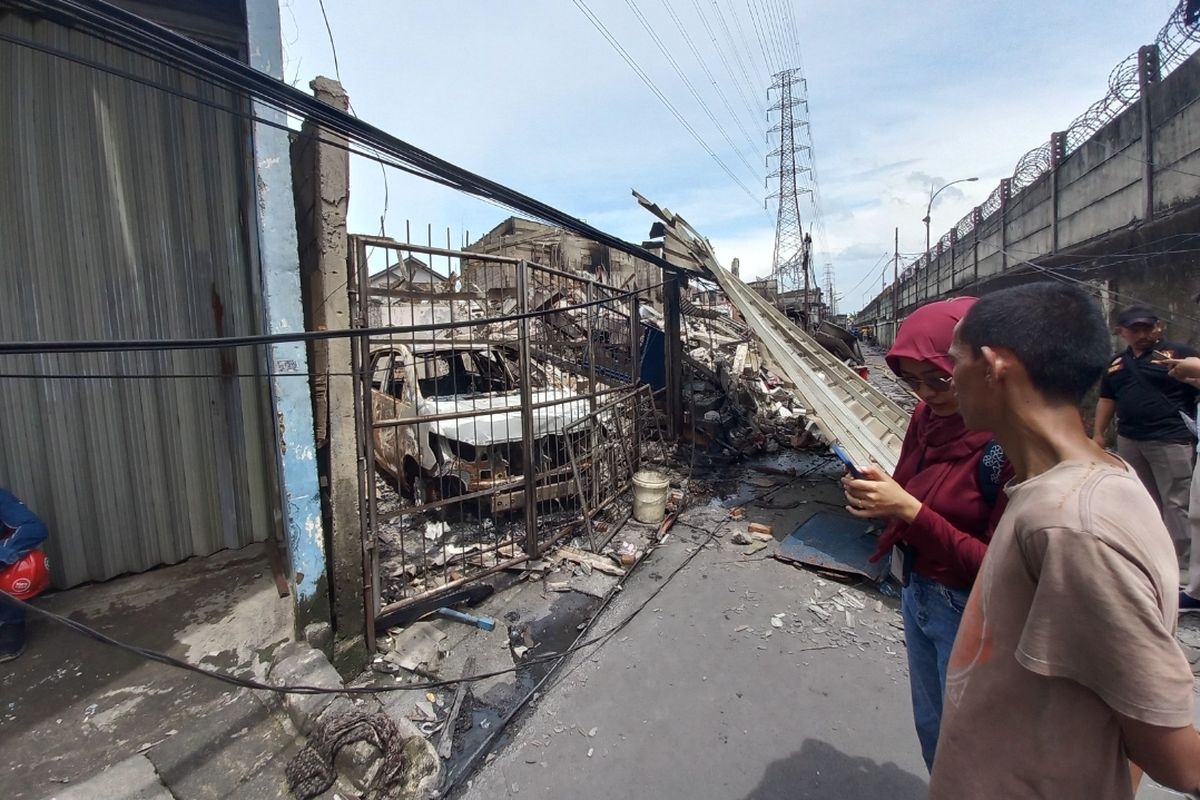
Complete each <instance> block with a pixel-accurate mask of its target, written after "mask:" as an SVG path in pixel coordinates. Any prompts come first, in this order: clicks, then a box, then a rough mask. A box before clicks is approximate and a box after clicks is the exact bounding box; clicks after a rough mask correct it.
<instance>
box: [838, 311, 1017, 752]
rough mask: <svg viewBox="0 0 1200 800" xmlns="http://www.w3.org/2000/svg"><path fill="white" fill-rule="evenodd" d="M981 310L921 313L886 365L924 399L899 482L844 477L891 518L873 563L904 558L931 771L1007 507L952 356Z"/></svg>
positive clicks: (1000, 464)
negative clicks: (957, 642) (961, 402)
mask: <svg viewBox="0 0 1200 800" xmlns="http://www.w3.org/2000/svg"><path fill="white" fill-rule="evenodd" d="M974 303H975V298H974V297H958V298H954V299H953V300H943V301H940V302H937V303H930V304H929V305H926V306H923V307H921V308H919V309H917V310H916V311H915V312H913V313H912V314H911V315H910V316H909V317H908V319H906V320H905V321H904V324H903V325H902V326H901V327H900V332H899V334H898V335H897V336H896V342H895V344H894V345H892V349H891V350H890V351H889V352H888V354H887V363H888V366H889V367H891V368H892V371H893V372H895V373H896V374H897V375H898V376H899V377H900V379H901V380H902V381H904V382H905V383H906V384H908V386H910V387H911V388H912V390H913V391H914V392H916V394H917V396H918V397H919V398H921V402H920V403H919V404H918V405H917V408H916V410H915V411H913V415H912V420H911V421H910V422H909V424H908V433H907V434H906V435H905V437H904V445H903V446H902V447H901V449H900V461H899V463H898V464H897V465H896V473H895V475H894V476H888V475H887V474H886V473H884V472H883V471H881V470H880V469H878V468H877V467H874V466H866V467H861V468H860V472H861V473H862V479H857V480H856V479H854V478H851V477H849V476H847V477H845V478H843V479H842V485H843V487H844V488H845V491H846V500H847V501H848V502H849V505H848V506H847V507H846V510H847V511H849V512H850V513H851V514H853V515H854V516H856V517H860V518H870V519H881V520H887V527H886V528H885V530H884V532H883V534H882V535H881V536H880V538H879V548H878V550H877V551H876V553H875V555H874V556H873V557H872V560H873V561H878V560H879V559H880V558H883V557H884V556H885V555H887V554H888V553H890V552H891V550H892V548H893V547H896V548H898V551H899V554H902V555H903V560H904V590H903V592H902V594H901V611H902V614H903V617H904V636H905V644H906V645H907V649H908V667H909V670H908V671H909V683H910V685H911V687H912V700H913V718H914V720H915V722H916V727H917V737H918V738H919V739H920V740H921V754H922V756H924V758H925V765H926V766H927V767H929V768H930V769H932V768H933V756H934V751H935V749H936V747H937V737H938V728H939V727H940V725H941V721H942V694H943V692H944V691H945V687H946V663H947V661H948V660H949V658H950V649H951V647H952V646H953V645H954V636H955V634H956V633H957V632H958V623H959V621H960V620H961V618H962V612H963V608H964V607H965V606H966V603H967V596H968V595H969V594H970V591H971V584H972V583H974V581H975V575H976V573H978V572H979V565H980V563H981V562H982V561H983V556H984V553H986V552H987V543H988V540H989V539H991V536H992V531H993V530H994V529H995V526H996V522H997V521H998V520H999V519H1000V514H1001V513H1002V512H1003V510H1004V500H1005V498H1004V493H1003V492H1001V491H1000V487H1001V485H1002V484H1003V482H1004V481H1006V480H1007V479H1008V477H1010V476H1009V473H1010V472H1011V468H1010V467H1009V466H1008V464H1007V462H1006V460H1005V458H1004V453H1003V452H1002V451H1001V450H1000V446H999V445H998V444H996V442H995V441H994V440H992V437H991V434H988V433H980V432H976V431H969V430H967V429H966V426H965V425H963V420H962V417H960V416H959V414H958V398H957V397H956V396H955V394H954V385H953V384H952V382H951V380H950V373H951V372H952V371H953V364H952V363H951V361H950V356H949V355H948V353H949V350H950V340H951V338H952V336H953V333H954V326H955V325H957V324H958V321H959V320H960V319H962V318H963V317H964V316H965V315H966V313H967V310H968V309H969V308H970V307H971V306H972V305H973V304H974Z"/></svg>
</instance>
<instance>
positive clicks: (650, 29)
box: [625, 0, 758, 197]
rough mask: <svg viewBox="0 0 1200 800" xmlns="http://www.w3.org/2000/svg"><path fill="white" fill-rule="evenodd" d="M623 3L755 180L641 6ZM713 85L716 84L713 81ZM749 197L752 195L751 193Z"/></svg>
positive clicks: (753, 170)
mask: <svg viewBox="0 0 1200 800" xmlns="http://www.w3.org/2000/svg"><path fill="white" fill-rule="evenodd" d="M625 5H628V6H629V8H630V11H632V12H634V16H635V17H637V22H640V23H641V24H642V28H643V29H644V30H646V32H647V34H649V36H650V40H652V41H653V42H654V44H655V46H658V48H659V52H660V53H662V56H664V58H665V59H666V60H667V64H670V65H671V68H672V70H674V72H676V74H677V76H679V79H680V80H683V84H684V86H686V88H688V91H689V92H690V94H691V96H692V98H694V100H695V101H696V102H697V103H698V104H700V108H701V110H703V112H704V115H706V116H708V120H709V121H710V122H712V124H713V125H714V126H716V131H718V133H720V134H721V137H722V138H724V139H725V143H726V144H728V145H730V148H732V149H733V152H734V154H736V155H737V157H738V158H739V160H740V161H742V163H743V164H744V166H745V168H746V169H748V170H750V174H751V175H754V178H755V180H757V179H758V172H757V169H756V168H755V167H752V166H751V164H750V162H749V161H746V157H745V155H744V154H743V152H742V148H739V146H738V145H737V144H734V143H733V139H731V138H730V133H728V131H726V130H725V126H724V125H721V121H720V120H718V119H716V115H715V114H713V109H712V108H709V107H708V103H707V102H704V98H703V97H701V96H700V92H698V91H697V90H696V86H695V85H694V84H692V83H691V78H689V77H688V73H686V72H684V71H683V67H680V66H679V62H678V61H677V60H676V58H674V56H673V55H672V54H671V50H670V48H667V46H666V42H664V41H662V37H661V36H659V35H658V32H656V31H655V30H654V26H653V25H650V23H649V20H648V19H647V18H646V14H643V13H642V10H641V8H638V7H637V2H636V1H635V0H625ZM714 85H716V84H715V83H714ZM718 89H719V88H718ZM726 108H728V103H726ZM728 110H730V115H731V116H733V109H732V108H728ZM733 119H734V121H736V120H737V118H736V116H733ZM743 133H745V128H743ZM745 137H746V139H748V140H749V142H750V143H751V146H755V143H754V139H750V134H749V133H745ZM755 155H756V156H757V155H758V154H757V152H755ZM751 197H754V196H752V194H751Z"/></svg>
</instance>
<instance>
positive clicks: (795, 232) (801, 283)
mask: <svg viewBox="0 0 1200 800" xmlns="http://www.w3.org/2000/svg"><path fill="white" fill-rule="evenodd" d="M773 78H774V81H773V82H772V84H771V88H770V89H769V90H768V95H769V94H770V92H776V93H777V95H778V98H779V99H778V100H777V101H776V103H775V105H773V106H771V108H770V109H769V110H768V112H767V113H768V116H769V115H770V114H771V113H773V112H777V113H778V114H779V122H778V123H777V124H776V125H775V126H774V127H772V128H771V129H770V130H768V131H767V136H768V137H769V136H770V135H771V134H772V133H778V134H779V147H778V148H776V149H775V150H773V151H771V152H770V153H768V154H767V159H768V166H769V165H770V159H772V158H778V159H779V168H778V169H776V170H775V171H774V172H772V173H770V174H769V175H767V178H766V188H770V186H771V180H772V179H775V180H777V181H778V184H777V188H776V189H775V191H774V192H772V193H771V194H769V195H767V199H770V198H772V197H775V198H778V201H779V209H778V213H777V215H776V218H775V257H774V260H773V262H772V265H771V277H773V278H775V280H776V281H777V285H778V287H779V291H780V292H785V291H792V290H794V289H803V290H804V296H805V306H806V308H805V312H806V313H807V304H808V291H809V285H810V284H809V274H810V272H811V270H810V266H809V261H810V258H811V250H812V237H811V236H806V235H805V233H804V226H803V224H802V223H801V220H800V195H801V194H803V193H805V192H809V193H811V192H812V189H810V188H806V187H803V186H801V185H800V181H799V180H798V176H799V175H801V174H804V173H809V174H811V172H812V170H811V168H810V167H806V166H803V162H801V163H800V164H797V160H796V154H797V153H804V152H807V151H808V150H809V149H810V147H809V146H808V145H806V144H804V143H803V142H802V141H801V142H797V136H796V131H797V129H805V128H807V126H808V97H807V91H808V90H807V88H806V87H805V82H804V78H803V76H802V75H801V72H800V70H799V69H785V70H783V71H782V72H778V73H776V74H775V75H774V76H773ZM813 283H814V284H815V283H816V281H813Z"/></svg>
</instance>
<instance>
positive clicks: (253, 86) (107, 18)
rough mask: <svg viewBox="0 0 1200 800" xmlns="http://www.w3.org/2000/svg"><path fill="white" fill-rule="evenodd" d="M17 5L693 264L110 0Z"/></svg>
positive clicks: (469, 188) (417, 164)
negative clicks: (475, 169)
mask: <svg viewBox="0 0 1200 800" xmlns="http://www.w3.org/2000/svg"><path fill="white" fill-rule="evenodd" d="M17 5H18V6H20V7H24V8H29V9H31V10H33V11H35V12H37V13H40V14H41V15H42V16H47V17H49V18H51V19H57V20H62V21H64V22H66V23H67V24H70V25H72V26H73V27H75V28H76V29H78V30H80V31H82V32H84V33H88V34H91V35H93V36H96V37H98V38H100V39H103V40H106V41H109V42H110V43H112V44H114V45H116V46H119V47H122V48H125V49H128V50H131V51H132V52H135V53H139V54H141V55H143V56H145V57H146V58H149V59H151V60H153V61H156V62H158V63H161V64H165V65H167V66H170V67H174V68H177V69H179V70H181V71H183V72H186V73H187V74H189V75H193V76H195V77H196V78H197V79H199V80H202V81H205V82H207V83H211V84H213V85H216V86H220V87H222V88H225V89H228V90H231V91H234V92H236V93H239V94H245V95H248V96H250V97H252V98H253V99H254V100H255V101H256V102H258V103H260V104H262V105H264V106H267V107H270V108H274V109H276V110H277V111H279V112H281V113H292V114H295V115H297V116H300V117H304V118H307V119H311V120H313V121H314V122H316V123H317V124H320V125H322V126H324V127H326V128H328V129H329V130H331V131H333V132H335V133H338V134H341V135H344V136H347V137H349V138H352V139H354V140H355V141H357V142H359V143H361V144H364V145H366V146H369V147H374V148H377V149H378V150H380V151H381V152H384V153H387V154H388V155H390V156H392V157H394V158H396V159H399V160H400V161H402V162H404V163H406V164H408V165H410V166H411V167H413V168H414V169H418V170H422V171H426V172H428V173H430V174H431V175H435V176H438V177H440V178H442V179H443V180H445V181H448V182H450V183H451V184H452V185H453V186H454V188H456V189H458V190H460V191H463V192H465V193H468V194H472V195H474V196H477V197H481V198H484V199H491V200H495V201H497V202H500V203H502V204H504V205H507V206H508V207H510V208H513V209H514V210H518V211H521V212H523V213H526V214H528V215H530V216H532V217H534V218H535V219H538V220H541V221H543V222H546V223H548V224H551V225H556V226H558V227H561V228H564V229H567V230H570V231H573V232H575V233H578V234H580V235H581V236H583V237H585V238H588V239H592V240H593V241H596V242H597V243H600V244H604V245H607V246H609V247H612V248H614V249H616V250H619V251H621V252H624V253H628V254H629V255H632V256H634V257H636V258H641V259H642V260H644V261H647V262H649V263H652V264H654V265H656V266H658V267H660V268H662V269H665V270H667V271H670V272H672V273H676V274H678V273H689V272H690V270H687V269H686V268H683V267H679V266H678V265H674V264H671V263H670V262H668V261H667V260H666V259H664V258H662V257H660V256H658V255H656V254H654V253H651V252H649V251H647V250H645V249H644V248H642V247H640V246H638V245H634V244H631V243H629V242H626V241H624V240H623V239H620V238H618V237H615V236H612V235H611V234H608V233H606V232H604V231H601V230H599V229H597V228H595V227H593V226H591V225H588V224H587V223H585V222H583V221H582V220H580V219H578V218H575V217H572V216H570V215H568V214H565V213H564V212H562V211H559V210H558V209H556V208H554V207H552V206H550V205H547V204H545V203H542V202H541V201H538V200H536V199H534V198H532V197H530V196H528V195H525V194H522V193H520V192H517V191H515V190H513V189H510V188H508V187H506V186H504V185H502V184H499V183H496V182H495V181H491V180H489V179H487V178H484V177H483V176H481V175H478V174H475V173H473V172H470V171H469V170H466V169H463V168H461V167H458V166H456V165H454V164H452V163H450V162H448V161H445V160H444V159H441V158H438V157H437V156H434V155H432V154H431V153H428V152H426V151H424V150H421V149H420V148H417V147H414V146H413V145H410V144H408V143H407V142H404V141H402V140H400V139H398V138H397V137H395V136H392V135H391V134H388V133H387V132H385V131H383V130H381V129H379V128H377V127H375V126H372V125H370V124H368V123H366V122H363V121H362V120H358V119H356V118H355V117H354V116H353V115H351V114H349V113H347V112H344V111H342V110H340V109H337V108H334V107H332V106H330V105H327V104H325V103H322V102H320V101H318V100H316V99H315V98H313V97H310V96H309V95H307V94H305V93H304V92H301V91H300V90H298V89H296V88H295V87H292V86H289V85H288V84H287V83H285V82H283V81H281V80H278V79H276V78H273V77H271V76H269V75H266V74H264V73H262V72H259V71H258V70H256V69H254V68H253V67H250V66H249V65H247V64H244V63H242V62H240V61H237V60H235V59H233V58H230V57H229V56H226V55H224V54H223V53H219V52H217V51H215V50H212V49H211V48H208V47H206V46H204V45H202V44H200V43H198V42H196V41H194V40H191V39H189V38H187V37H185V36H182V35H180V34H177V33H175V32H173V31H171V30H168V29H167V28H164V27H162V26H159V25H156V24H155V23H153V22H150V21H148V20H146V19H143V18H141V17H139V16H137V15H136V14H133V13H130V12H128V11H125V10H124V9H121V8H119V7H117V6H113V5H111V4H109V3H106V2H103V0H19V2H18V3H17Z"/></svg>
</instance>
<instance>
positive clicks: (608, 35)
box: [571, 0, 758, 204]
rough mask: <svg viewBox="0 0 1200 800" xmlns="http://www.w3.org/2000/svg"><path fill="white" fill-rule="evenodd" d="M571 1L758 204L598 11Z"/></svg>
mask: <svg viewBox="0 0 1200 800" xmlns="http://www.w3.org/2000/svg"><path fill="white" fill-rule="evenodd" d="M571 2H573V3H574V4H575V7H576V8H578V9H579V10H580V12H582V13H583V15H584V16H585V17H587V20H588V22H590V23H591V24H592V27H594V28H595V29H596V30H597V31H599V32H600V35H601V36H603V37H604V39H605V41H607V42H608V44H609V46H610V47H612V49H613V50H615V51H616V53H617V55H619V56H620V57H621V58H622V59H623V60H624V61H625V63H626V64H627V65H629V68H630V69H632V70H633V71H634V74H636V75H637V76H638V78H639V79H640V80H641V81H642V83H644V84H646V87H647V88H648V89H650V91H651V92H652V93H653V94H654V96H655V97H657V98H658V100H659V102H661V103H662V104H663V106H665V107H666V109H667V110H668V111H670V112H671V114H672V116H674V117H675V119H676V120H678V122H679V124H680V125H682V126H683V129H684V130H686V131H687V132H688V134H689V135H690V136H691V137H692V138H693V139H695V140H696V143H697V144H699V145H700V146H701V147H702V148H704V150H705V152H707V153H708V154H709V156H711V157H712V159H713V161H715V162H717V165H718V166H719V167H720V168H721V169H722V170H724V172H725V174H726V175H728V176H729V177H730V179H731V180H733V182H734V183H736V184H737V185H738V186H740V187H741V189H742V191H743V192H745V193H746V194H748V195H749V196H750V199H751V200H754V202H755V204H757V203H758V197H757V196H756V195H755V194H754V192H752V191H750V189H749V188H747V186H746V184H744V183H742V180H741V179H740V178H738V177H737V175H734V174H733V170H731V169H730V168H729V166H728V165H727V164H726V163H725V162H724V161H722V160H721V157H720V156H718V155H717V154H716V153H715V152H714V151H713V149H712V148H711V147H709V146H708V143H707V142H705V141H704V139H703V137H701V136H700V134H699V133H698V132H697V131H696V129H695V128H693V127H692V125H691V124H690V123H689V122H688V121H687V120H686V119H684V118H683V115H682V114H680V113H679V109H677V108H675V106H674V104H673V103H672V102H671V101H670V100H669V99H667V96H666V95H665V94H663V92H662V90H661V89H659V88H658V86H657V85H656V84H655V83H654V80H653V79H652V78H651V77H650V76H649V75H648V74H647V73H646V71H645V70H644V69H642V68H641V66H640V65H639V64H638V63H637V61H636V60H634V58H633V56H631V55H629V52H628V51H627V50H626V49H625V48H624V47H622V46H621V43H620V42H618V41H617V38H616V37H615V36H613V34H612V32H611V31H609V30H608V28H607V27H606V26H605V25H604V23H603V22H601V21H600V18H599V17H597V16H596V13H595V12H594V11H592V10H591V8H589V7H588V5H587V3H586V2H584V0H571Z"/></svg>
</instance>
